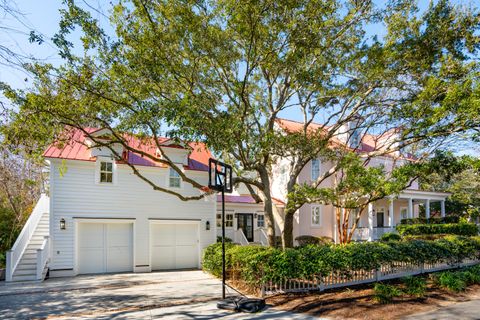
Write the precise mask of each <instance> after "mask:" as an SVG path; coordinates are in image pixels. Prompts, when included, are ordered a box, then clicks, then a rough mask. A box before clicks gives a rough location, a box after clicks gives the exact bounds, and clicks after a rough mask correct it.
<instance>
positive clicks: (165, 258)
mask: <svg viewBox="0 0 480 320" xmlns="http://www.w3.org/2000/svg"><path fill="white" fill-rule="evenodd" d="M152 257H153V258H152V265H153V266H154V270H167V269H175V268H176V267H175V247H174V246H165V247H161V246H158V247H155V248H154V249H153V251H152Z"/></svg>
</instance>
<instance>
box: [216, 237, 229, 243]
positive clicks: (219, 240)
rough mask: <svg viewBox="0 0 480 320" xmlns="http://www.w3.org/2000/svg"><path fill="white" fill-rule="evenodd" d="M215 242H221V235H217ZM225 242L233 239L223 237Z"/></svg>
mask: <svg viewBox="0 0 480 320" xmlns="http://www.w3.org/2000/svg"><path fill="white" fill-rule="evenodd" d="M217 242H220V243H222V237H221V236H217ZM225 242H233V240H232V239H230V238H228V237H225Z"/></svg>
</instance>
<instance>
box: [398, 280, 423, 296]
mask: <svg viewBox="0 0 480 320" xmlns="http://www.w3.org/2000/svg"><path fill="white" fill-rule="evenodd" d="M403 283H404V284H405V293H406V294H408V295H410V296H414V297H417V298H421V297H423V296H425V292H426V291H427V282H426V281H425V279H424V278H422V277H406V278H403Z"/></svg>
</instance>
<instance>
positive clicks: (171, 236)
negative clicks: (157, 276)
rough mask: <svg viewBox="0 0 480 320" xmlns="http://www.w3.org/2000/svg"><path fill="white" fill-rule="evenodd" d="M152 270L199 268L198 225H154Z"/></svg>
mask: <svg viewBox="0 0 480 320" xmlns="http://www.w3.org/2000/svg"><path fill="white" fill-rule="evenodd" d="M151 231H152V233H151V234H152V237H151V254H152V270H166V269H187V268H198V267H199V265H198V225H197V224H196V223H178V224H173V223H162V224H157V223H155V224H152V229H151Z"/></svg>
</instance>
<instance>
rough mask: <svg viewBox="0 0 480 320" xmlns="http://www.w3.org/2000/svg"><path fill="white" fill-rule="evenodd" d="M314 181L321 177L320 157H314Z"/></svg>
mask: <svg viewBox="0 0 480 320" xmlns="http://www.w3.org/2000/svg"><path fill="white" fill-rule="evenodd" d="M311 176H312V181H315V180H317V179H318V177H320V159H312V173H311Z"/></svg>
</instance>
